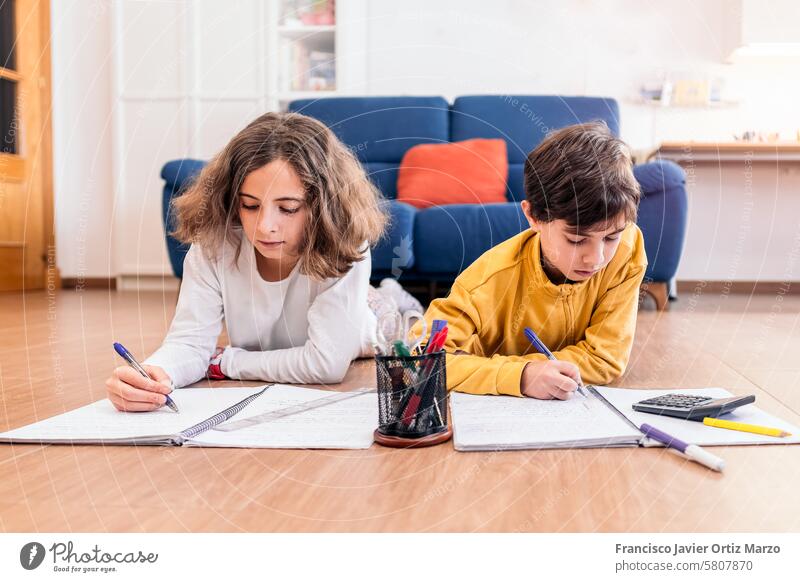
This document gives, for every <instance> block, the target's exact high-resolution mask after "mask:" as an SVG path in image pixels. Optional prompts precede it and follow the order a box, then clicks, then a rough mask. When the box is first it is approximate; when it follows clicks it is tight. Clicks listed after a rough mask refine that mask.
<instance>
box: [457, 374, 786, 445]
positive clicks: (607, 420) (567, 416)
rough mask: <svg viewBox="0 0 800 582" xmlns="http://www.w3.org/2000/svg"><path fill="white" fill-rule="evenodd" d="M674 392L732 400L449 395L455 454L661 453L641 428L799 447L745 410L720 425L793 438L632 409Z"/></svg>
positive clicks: (594, 393) (620, 393)
mask: <svg viewBox="0 0 800 582" xmlns="http://www.w3.org/2000/svg"><path fill="white" fill-rule="evenodd" d="M672 392H677V393H681V394H696V395H702V396H709V397H712V398H725V397H728V396H732V394H731V393H730V392H728V391H727V390H725V389H723V388H692V389H688V388H684V389H664V390H637V389H632V388H611V387H608V386H590V387H588V390H587V394H588V397H587V398H582V397H572V398H570V399H569V400H566V401H561V400H536V399H534V398H518V397H515V396H476V395H473V394H460V393H453V394H451V396H450V397H451V403H452V409H453V425H454V435H453V440H454V442H455V449H456V450H457V451H495V450H521V449H560V448H593V447H626V446H629V447H632V446H638V445H642V446H662V445H661V444H660V443H657V442H656V441H653V440H651V439H646V438H644V436H643V435H642V433H641V432H640V431H639V429H638V428H637V427H638V426H639V425H641V424H642V423H644V422H646V423H649V424H651V425H652V426H655V427H656V428H658V429H660V430H663V431H665V432H666V433H667V434H669V435H671V436H673V437H676V438H679V439H681V440H683V441H685V442H688V443H693V444H696V445H701V446H715V445H764V444H796V443H800V429H798V427H796V426H794V425H792V424H791V423H789V422H787V421H785V420H783V419H781V418H779V417H777V416H774V415H772V414H769V413H767V412H764V411H763V410H761V409H759V408H758V407H756V406H755V405H754V404H748V405H747V406H743V407H741V408H738V409H736V410H735V411H734V412H732V413H730V414H727V415H725V416H724V417H723V418H726V419H729V420H735V421H738V422H744V423H749V424H757V425H760V426H770V427H775V428H781V429H783V430H785V431H787V432H790V433H791V434H792V436H790V437H784V438H776V437H770V436H765V435H759V434H753V433H746V432H741V431H734V430H726V429H721V428H715V427H710V426H706V425H704V424H703V423H701V422H693V421H688V420H681V419H678V418H672V417H668V416H660V415H655V414H646V413H642V412H637V411H635V410H633V408H632V405H633V403H635V402H638V401H640V400H644V399H646V398H653V397H655V396H661V395H663V394H668V393H672Z"/></svg>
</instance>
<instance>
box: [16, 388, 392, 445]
mask: <svg viewBox="0 0 800 582" xmlns="http://www.w3.org/2000/svg"><path fill="white" fill-rule="evenodd" d="M332 394H344V395H348V394H350V393H336V392H331V391H329V390H316V389H311V388H301V387H297V386H284V385H268V386H260V387H257V388H220V389H208V388H181V389H179V390H175V391H174V392H172V394H170V396H171V397H172V398H173V400H175V402H176V403H177V405H178V407H179V409H180V412H179V413H175V412H173V411H171V410H170V409H168V408H166V407H163V408H161V409H159V410H156V411H153V412H145V413H128V412H120V411H118V410H116V409H115V408H114V406H113V405H112V404H111V402H110V401H109V400H107V399H104V400H99V401H97V402H93V403H92V404H89V405H87V406H83V407H81V408H78V409H75V410H71V411H69V412H65V413H64V414H59V415H57V416H53V417H51V418H48V419H45V420H42V421H39V422H36V423H33V424H29V425H27V426H23V427H21V428H17V429H14V430H10V431H8V432H5V433H0V443H40V444H103V445H172V446H186V447H230V448H341V449H356V448H368V447H369V446H370V445H372V440H373V439H372V432H373V431H374V430H375V427H376V426H377V424H378V419H377V414H378V413H377V410H378V403H377V397H376V396H375V393H374V391H358V392H357V393H355V394H353V395H352V397H348V398H346V399H339V400H336V399H332V398H331V395H332ZM320 403H321V404H320ZM280 411H287V412H284V413H282V414H281V413H280ZM265 412H267V413H269V412H272V415H271V416H269V417H268V418H267V417H265ZM276 412H278V414H275V413H276ZM252 418H257V419H259V420H257V421H252V422H250V423H248V426H246V427H245V428H242V429H241V430H225V431H224V430H221V429H222V428H224V425H225V423H226V422H228V421H231V419H234V420H237V421H238V420H240V419H242V420H247V419H252ZM260 419H264V420H263V421H261V420H260ZM234 428H235V427H234Z"/></svg>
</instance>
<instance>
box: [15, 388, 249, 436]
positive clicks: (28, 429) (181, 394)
mask: <svg viewBox="0 0 800 582" xmlns="http://www.w3.org/2000/svg"><path fill="white" fill-rule="evenodd" d="M262 389H263V387H259V388H219V389H209V388H180V389H178V390H174V391H173V392H172V393H171V394H170V397H172V399H173V400H174V401H175V403H176V404H177V405H178V409H179V410H180V412H177V413H176V412H173V411H172V410H170V409H169V408H167V407H162V408H160V409H158V410H155V411H153V412H120V411H118V410H117V409H116V408H114V405H113V404H111V401H109V400H108V399H103V400H98V401H97V402H93V403H92V404H89V405H87V406H83V407H81V408H77V409H75V410H71V411H69V412H65V413H64V414H59V415H58V416H53V417H51V418H48V419H46V420H42V421H39V422H36V423H34V424H29V425H27V426H23V427H21V428H18V429H14V430H10V431H8V432H5V433H0V439H13V440H15V441H32V442H75V441H78V442H108V441H115V440H131V439H143V438H150V437H156V436H165V437H169V436H174V435H176V434H178V433H179V432H181V431H182V430H185V429H187V428H189V427H191V426H194V425H195V424H197V423H199V422H202V421H204V420H206V419H207V418H209V417H211V416H213V415H215V414H216V413H218V412H220V411H222V410H224V409H226V408H228V407H229V406H233V405H234V404H236V403H237V402H240V401H242V400H244V399H245V398H247V397H248V396H250V395H251V394H255V393H256V392H259V391H260V390H262ZM256 400H258V399H256ZM245 410H247V409H245ZM239 414H244V412H240V413H239Z"/></svg>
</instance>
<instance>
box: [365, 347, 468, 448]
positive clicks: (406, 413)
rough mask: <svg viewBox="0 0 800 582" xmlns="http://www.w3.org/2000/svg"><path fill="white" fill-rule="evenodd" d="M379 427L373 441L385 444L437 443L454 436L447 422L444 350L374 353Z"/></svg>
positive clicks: (396, 445)
mask: <svg viewBox="0 0 800 582" xmlns="http://www.w3.org/2000/svg"><path fill="white" fill-rule="evenodd" d="M375 370H376V374H377V386H378V422H379V424H378V428H377V430H376V431H375V442H377V443H378V444H381V445H384V446H388V447H400V448H414V447H427V446H431V445H437V444H439V443H443V442H445V441H447V440H449V439H450V438H451V437H452V436H453V431H452V429H451V428H450V427H449V426H448V424H447V370H446V367H445V352H444V351H439V352H436V353H434V354H424V355H421V356H410V357H402V356H376V358H375Z"/></svg>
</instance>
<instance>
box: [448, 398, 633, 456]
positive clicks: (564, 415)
mask: <svg viewBox="0 0 800 582" xmlns="http://www.w3.org/2000/svg"><path fill="white" fill-rule="evenodd" d="M450 398H451V403H452V410H453V426H454V431H455V434H454V440H455V448H456V450H460V451H478V450H503V449H540V448H571V447H591V446H619V445H624V444H628V445H634V444H636V443H637V442H638V440H639V439H640V438H641V434H640V433H639V431H637V430H634V429H633V427H631V426H630V425H628V423H626V422H625V421H624V420H623V419H622V418H620V417H619V415H617V414H616V413H615V412H613V411H612V410H611V409H610V408H609V407H608V406H607V405H606V404H604V403H603V402H601V401H600V400H599V399H598V398H597V397H595V396H594V395H592V394H589V397H588V398H580V397H576V396H573V397H572V398H570V399H569V400H565V401H561V400H536V399H535V398H517V397H514V396H485V395H481V396H478V395H473V394H462V393H455V392H454V393H452V394H451V395H450Z"/></svg>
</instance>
